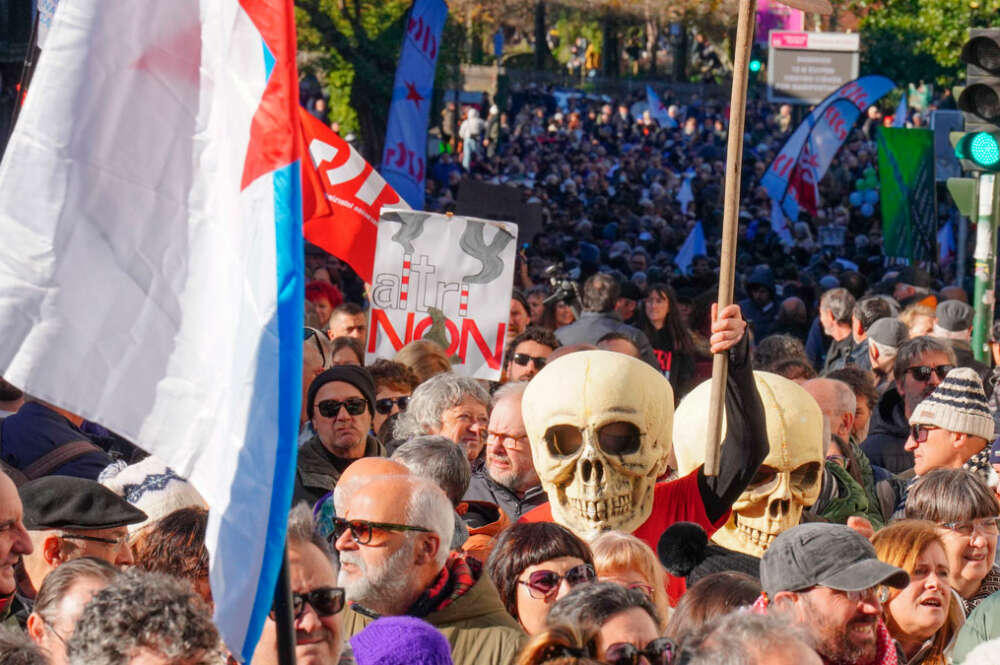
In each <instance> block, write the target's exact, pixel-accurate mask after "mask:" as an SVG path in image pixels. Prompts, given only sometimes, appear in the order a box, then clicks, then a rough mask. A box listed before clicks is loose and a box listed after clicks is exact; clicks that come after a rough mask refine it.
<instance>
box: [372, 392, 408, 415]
mask: <svg viewBox="0 0 1000 665" xmlns="http://www.w3.org/2000/svg"><path fill="white" fill-rule="evenodd" d="M394 404H395V405H397V406H399V410H400V411H406V407H407V406H408V405H409V404H410V396H409V395H403V396H402V397H383V398H382V399H377V400H375V410H376V411H378V412H379V413H381V414H382V415H383V416H387V415H389V414H390V413H392V407H393V405H394Z"/></svg>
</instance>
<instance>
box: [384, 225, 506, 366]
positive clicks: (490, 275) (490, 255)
mask: <svg viewBox="0 0 1000 665" xmlns="http://www.w3.org/2000/svg"><path fill="white" fill-rule="evenodd" d="M516 241H517V226H516V225H515V224H511V223H508V222H494V221H490V220H485V219H475V218H472V217H458V216H454V217H449V216H447V215H438V214H432V213H427V212H419V211H401V210H391V211H384V212H383V214H382V216H381V217H380V219H379V224H378V242H377V244H376V245H375V269H374V271H373V278H372V286H371V292H370V300H371V320H370V322H369V326H368V330H369V333H368V343H367V346H366V352H367V357H366V360H365V362H366V363H370V362H372V361H373V360H374V359H375V358H392V357H393V356H394V355H395V354H396V352H397V351H399V349H401V348H402V347H403V346H404V345H405V344H407V343H409V342H411V341H413V340H415V339H421V338H423V337H424V335H425V334H426V333H427V332H428V331H429V330H430V328H431V326H432V325H433V324H434V321H433V319H432V318H431V312H430V308H436V309H438V310H440V311H441V312H442V313H443V314H444V316H445V319H444V326H445V329H446V332H445V337H447V340H448V348H447V349H446V352H447V354H448V356H449V357H452V358H454V357H456V356H457V361H456V362H455V363H454V364H453V368H454V371H455V373H457V374H461V375H464V376H470V377H473V378H477V379H492V380H497V379H499V378H500V370H501V363H502V361H503V352H504V341H505V336H506V332H507V318H508V316H509V315H510V297H511V289H512V287H513V284H514V259H515V253H516V251H517V242H516Z"/></svg>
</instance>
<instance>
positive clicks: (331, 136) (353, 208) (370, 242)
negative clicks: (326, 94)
mask: <svg viewBox="0 0 1000 665" xmlns="http://www.w3.org/2000/svg"><path fill="white" fill-rule="evenodd" d="M299 118H300V119H301V121H302V140H303V142H304V144H305V145H304V146H303V151H302V152H303V154H304V155H309V159H308V160H307V159H303V160H302V162H301V163H302V219H303V221H304V226H303V234H304V235H305V238H306V240H308V241H309V242H311V243H313V244H314V245H317V246H319V247H322V248H323V249H325V250H326V251H328V252H330V253H331V254H333V255H334V256H336V257H337V258H338V259H341V260H342V261H344V262H346V263H347V264H348V265H350V266H351V268H353V269H354V272H356V273H358V275H360V276H361V278H362V279H363V280H365V281H366V282H368V283H371V281H372V269H373V264H374V261H375V240H376V238H377V237H378V218H379V213H380V211H381V209H382V206H384V205H392V206H393V207H398V208H404V209H409V206H407V205H406V204H405V203H402V201H401V199H400V198H399V195H398V194H397V193H396V191H395V190H394V189H393V188H392V187H390V186H389V185H388V184H387V183H386V182H385V180H383V179H382V176H381V175H379V174H378V171H376V170H375V169H374V168H372V165H371V164H369V163H368V162H366V161H365V160H364V158H363V157H361V155H360V154H358V151H357V150H355V149H354V148H352V147H351V145H350V144H349V143H348V142H347V141H345V140H344V139H342V138H340V137H339V136H337V134H336V132H334V131H333V130H332V129H330V128H329V127H327V126H326V125H325V124H323V123H322V122H320V121H319V120H317V119H316V118H314V117H313V116H311V115H310V114H309V112H308V111H306V110H305V109H303V108H300V109H299Z"/></svg>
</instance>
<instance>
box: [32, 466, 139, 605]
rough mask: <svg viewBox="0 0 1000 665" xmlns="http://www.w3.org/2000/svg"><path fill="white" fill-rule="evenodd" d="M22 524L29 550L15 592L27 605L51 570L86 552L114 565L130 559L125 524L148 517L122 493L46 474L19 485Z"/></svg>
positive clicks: (97, 484) (126, 564)
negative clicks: (21, 576)
mask: <svg viewBox="0 0 1000 665" xmlns="http://www.w3.org/2000/svg"><path fill="white" fill-rule="evenodd" d="M19 492H20V495H21V503H22V504H23V505H24V526H25V528H26V529H27V530H28V534H29V535H30V536H31V542H32V544H33V546H34V551H32V552H31V553H30V554H25V555H24V556H23V558H22V562H23V568H24V573H25V575H24V577H23V579H21V580H19V583H18V585H19V588H18V592H19V593H18V595H19V596H20V597H21V598H22V600H24V601H25V604H26V605H28V604H30V603H31V602H32V601H33V600H34V598H35V596H36V592H37V590H38V589H40V588H41V586H42V582H43V581H44V580H45V578H46V577H47V576H48V574H49V573H51V572H52V571H53V570H55V569H56V568H58V567H59V566H60V565H62V564H64V563H66V562H67V561H72V560H73V559H79V558H81V557H85V556H89V557H94V558H95V559H101V560H103V561H106V562H108V563H109V564H111V565H113V566H118V567H125V566H131V565H132V564H133V563H134V561H135V560H134V558H133V556H132V549H131V548H130V547H129V544H128V528H127V527H128V525H130V524H138V523H139V522H144V521H145V520H146V519H147V516H146V513H144V512H142V511H141V510H139V509H138V508H136V507H135V506H133V505H132V504H130V503H129V502H127V501H126V500H125V499H123V498H122V497H120V496H118V495H117V494H115V493H114V492H112V491H111V490H109V489H108V488H106V487H104V486H103V485H101V484H100V483H98V482H95V481H93V480H85V479H83V478H71V477H69V476H45V477H43V478H39V479H38V480H32V481H31V482H29V483H26V484H24V485H22V486H21V488H20V490H19Z"/></svg>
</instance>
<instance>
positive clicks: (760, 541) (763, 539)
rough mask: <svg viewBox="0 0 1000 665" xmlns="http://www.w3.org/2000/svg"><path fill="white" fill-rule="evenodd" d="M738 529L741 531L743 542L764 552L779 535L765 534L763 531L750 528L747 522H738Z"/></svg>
mask: <svg viewBox="0 0 1000 665" xmlns="http://www.w3.org/2000/svg"><path fill="white" fill-rule="evenodd" d="M736 529H737V531H739V534H740V536H741V537H742V538H743V540H745V541H746V542H748V543H751V544H753V545H755V546H757V547H759V548H761V549H764V550H766V549H767V548H768V547H769V546H770V545H771V541H772V540H774V538H775V536H776V535H777V534H774V533H764V532H763V531H761V530H759V529H755V528H753V527H751V526H748V525H747V524H746V523H745V522H740V521H739V520H737V524H736Z"/></svg>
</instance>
